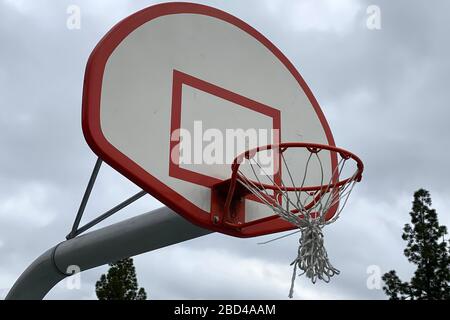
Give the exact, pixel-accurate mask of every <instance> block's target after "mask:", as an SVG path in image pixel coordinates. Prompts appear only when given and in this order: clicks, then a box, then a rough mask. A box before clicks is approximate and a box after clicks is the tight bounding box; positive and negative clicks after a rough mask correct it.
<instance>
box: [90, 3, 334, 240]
mask: <svg viewBox="0 0 450 320" xmlns="http://www.w3.org/2000/svg"><path fill="white" fill-rule="evenodd" d="M180 13H190V14H201V15H207V16H210V17H214V18H217V19H220V20H223V21H226V22H228V23H231V24H233V25H234V26H236V27H237V28H240V29H241V30H242V31H244V32H246V33H248V34H249V35H251V36H252V37H253V38H255V39H256V40H258V41H259V42H260V43H261V44H263V45H264V46H265V47H266V48H267V49H268V50H270V51H271V52H272V53H273V54H274V55H275V56H276V57H277V58H278V59H279V60H280V62H282V63H283V64H284V66H285V67H286V68H287V69H288V70H289V72H290V73H291V74H292V75H293V77H294V78H295V79H296V80H297V82H298V83H299V85H300V87H301V88H302V89H303V91H304V92H305V93H306V95H307V97H308V99H309V100H310V102H311V104H312V106H313V107H314V109H315V111H316V114H317V116H318V118H319V120H320V122H321V124H322V126H323V128H324V130H325V133H326V136H327V140H328V144H329V145H332V146H334V145H335V144H334V139H333V136H332V133H331V130H330V128H329V126H328V123H327V121H326V119H325V117H324V115H323V113H322V111H321V109H320V107H319V104H318V103H317V101H316V99H315V98H314V96H313V94H312V92H311V90H310V89H309V88H308V86H307V85H306V83H305V81H304V80H303V78H302V77H301V76H300V74H299V73H298V71H297V70H296V69H295V67H294V66H293V65H292V63H291V62H290V61H289V60H288V59H287V58H286V56H284V54H283V53H281V51H280V50H279V49H277V48H276V47H275V46H274V45H273V44H272V43H271V42H270V41H269V40H268V39H267V38H266V37H264V36H263V35H262V34H260V33H259V32H258V31H256V30H255V29H254V28H252V27H251V26H249V25H248V24H246V23H245V22H243V21H242V20H240V19H238V18H236V17H234V16H232V15H230V14H228V13H225V12H223V11H221V10H218V9H215V8H212V7H208V6H205V5H200V4H192V3H180V2H171V3H163V4H158V5H154V6H151V7H148V8H145V9H143V10H141V11H138V12H136V13H135V14H132V15H131V16H129V17H127V18H125V19H124V20H122V21H120V22H119V23H118V24H116V25H115V26H114V27H113V28H112V29H111V30H110V31H109V32H108V33H107V34H106V35H105V36H104V37H103V39H102V40H101V41H100V42H99V43H98V44H97V46H96V47H95V49H94V50H93V52H92V53H91V55H90V57H89V60H88V62H87V65H86V71H85V78H84V87H83V107H82V128H83V133H84V136H85V139H86V141H87V143H88V144H89V146H90V147H91V149H92V150H93V151H94V152H95V153H96V154H97V155H98V156H99V157H100V158H101V159H103V160H104V161H105V162H106V163H108V164H109V165H110V166H112V167H113V168H114V169H116V170H117V171H119V172H120V173H121V174H123V175H124V176H126V177H128V178H129V179H130V180H131V181H133V182H134V183H136V184H137V185H138V186H140V187H141V188H143V189H144V190H145V191H147V192H148V193H149V194H151V195H152V196H154V197H155V198H157V199H158V200H160V201H161V202H162V203H164V204H165V205H167V206H168V207H170V208H171V209H172V210H174V211H176V212H178V213H179V214H180V215H182V216H183V217H185V218H186V219H188V220H189V221H191V222H193V223H195V224H197V225H199V226H201V227H204V228H208V229H211V230H213V231H219V232H222V233H226V234H229V235H233V236H237V237H252V236H258V235H263V234H267V233H273V232H278V231H285V230H290V229H293V226H292V225H290V224H288V223H287V222H285V221H282V220H281V219H277V220H275V221H271V222H270V223H267V224H261V225H257V226H254V227H251V228H246V229H243V230H241V231H239V230H236V229H227V228H220V227H218V226H216V225H214V224H213V223H212V222H211V220H210V217H209V214H208V213H207V212H204V211H203V210H201V209H199V208H198V207H196V206H195V205H193V204H192V203H191V202H189V201H188V200H186V199H185V198H184V197H182V196H181V195H180V194H178V193H176V192H175V191H174V190H172V189H171V188H169V187H167V186H166V185H165V184H164V183H162V182H161V181H159V180H158V179H156V178H155V177H153V176H152V175H150V174H149V173H148V172H146V171H145V170H143V169H142V168H141V167H140V166H138V165H137V164H136V163H134V162H133V161H131V160H130V159H129V158H128V157H127V156H126V155H124V154H122V153H121V152H120V151H119V150H117V149H116V148H115V147H114V146H112V145H111V144H110V143H109V142H108V141H107V139H106V138H105V137H104V135H103V133H102V131H101V123H100V99H101V88H102V80H103V73H104V69H105V65H106V62H107V60H108V58H109V56H110V55H111V54H112V52H113V51H114V49H115V48H116V47H117V46H118V45H119V44H120V42H121V41H122V40H123V39H125V37H127V36H128V35H129V34H130V33H131V32H132V31H133V30H135V29H136V28H138V27H139V26H141V25H142V24H144V23H146V22H148V21H150V20H152V19H155V18H158V17H161V16H164V15H170V14H180ZM332 165H333V167H335V166H336V165H337V158H333V159H332ZM333 214H334V213H333Z"/></svg>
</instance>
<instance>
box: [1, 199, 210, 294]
mask: <svg viewBox="0 0 450 320" xmlns="http://www.w3.org/2000/svg"><path fill="white" fill-rule="evenodd" d="M209 233H211V231H209V230H206V229H203V228H200V227H197V226H195V225H193V224H191V223H190V222H188V221H187V220H185V219H184V218H182V217H181V216H179V215H178V214H176V213H175V212H173V211H172V210H170V209H169V208H167V207H163V208H160V209H157V210H154V211H152V212H148V213H145V214H142V215H140V216H137V217H134V218H130V219H127V220H125V221H122V222H119V223H116V224H113V225H111V226H108V227H105V228H102V229H99V230H95V231H92V232H89V233H86V234H84V235H81V236H79V237H76V238H73V239H70V240H67V241H64V242H62V243H60V244H58V245H57V246H55V247H53V248H51V249H50V250H48V251H46V252H45V253H43V254H42V255H41V256H40V257H38V258H37V259H36V260H35V261H34V262H33V263H32V264H31V265H30V266H29V267H28V268H27V269H26V270H25V271H24V272H23V273H22V275H21V276H20V277H19V279H18V280H17V281H16V283H15V284H14V286H13V287H12V288H11V290H10V291H9V293H8V295H7V296H6V299H10V300H20V299H27V300H33V299H42V298H44V297H45V295H46V294H47V293H48V292H49V291H50V290H51V289H52V288H53V287H54V286H55V285H56V284H57V283H58V282H59V281H61V280H62V279H64V278H65V277H66V276H67V274H65V271H66V270H67V268H68V267H69V266H73V265H76V266H78V267H79V268H80V269H81V270H82V271H83V270H88V269H91V268H94V267H97V266H101V265H104V264H107V263H112V262H115V261H118V260H120V259H123V258H127V257H131V256H135V255H138V254H141V253H144V252H148V251H152V250H156V249H159V248H162V247H166V246H169V245H172V244H176V243H179V242H183V241H186V240H190V239H194V238H197V237H201V236H204V235H206V234H209Z"/></svg>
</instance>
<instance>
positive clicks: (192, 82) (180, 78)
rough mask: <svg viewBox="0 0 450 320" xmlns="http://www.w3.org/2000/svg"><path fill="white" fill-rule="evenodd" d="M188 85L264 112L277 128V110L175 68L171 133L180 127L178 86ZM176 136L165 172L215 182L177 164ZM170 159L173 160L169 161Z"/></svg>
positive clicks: (208, 183) (202, 182) (207, 183)
mask: <svg viewBox="0 0 450 320" xmlns="http://www.w3.org/2000/svg"><path fill="white" fill-rule="evenodd" d="M183 84H184V85H188V86H190V87H192V88H195V89H198V90H201V91H204V92H206V93H209V94H211V95H214V96H216V97H219V98H222V99H224V100H227V101H230V102H232V103H234V104H236V105H238V106H241V107H243V108H247V109H250V110H253V111H255V112H258V113H261V114H264V115H266V116H268V117H270V118H272V126H273V129H274V130H278V132H279V131H280V130H281V128H280V123H281V120H280V119H281V117H280V111H279V110H277V109H274V108H271V107H269V106H266V105H264V104H262V103H259V102H257V101H255V100H252V99H249V98H246V97H244V96H241V95H239V94H237V93H234V92H232V91H229V90H226V89H224V88H221V87H219V86H216V85H214V84H212V83H209V82H206V81H203V80H201V79H199V78H196V77H193V76H191V75H188V74H186V73H183V72H181V71H178V70H174V71H173V90H172V112H171V116H172V119H171V129H170V132H171V133H173V132H175V131H177V130H179V129H180V127H181V108H182V93H183V92H182V86H183ZM173 137H175V138H177V139H173V140H171V141H170V151H169V152H170V153H169V175H170V176H171V177H174V178H178V179H181V180H185V181H189V182H192V183H195V184H199V185H202V186H205V187H212V186H213V185H215V184H217V183H219V182H220V181H222V180H220V179H217V178H214V177H210V176H206V175H204V174H201V173H198V172H194V171H191V170H188V169H185V168H182V167H180V165H179V157H180V137H179V136H176V135H173ZM172 160H173V161H172ZM230 166H231V163H230ZM280 177H281V173H279V174H278V175H277V180H281V178H280Z"/></svg>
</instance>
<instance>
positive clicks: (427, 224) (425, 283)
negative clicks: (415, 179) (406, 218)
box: [383, 189, 450, 300]
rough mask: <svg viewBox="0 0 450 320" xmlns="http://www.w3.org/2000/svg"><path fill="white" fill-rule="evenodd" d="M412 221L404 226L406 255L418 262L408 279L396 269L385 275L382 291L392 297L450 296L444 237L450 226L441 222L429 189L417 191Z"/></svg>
mask: <svg viewBox="0 0 450 320" xmlns="http://www.w3.org/2000/svg"><path fill="white" fill-rule="evenodd" d="M410 215H411V224H406V225H405V227H404V228H403V235H402V239H403V240H405V241H406V242H407V244H406V249H405V250H404V254H405V256H406V258H407V259H408V261H409V262H411V263H413V264H415V265H417V269H416V271H415V272H414V276H413V277H412V278H411V280H410V281H409V282H402V281H401V280H400V278H399V277H398V276H397V274H396V272H395V271H394V270H391V271H389V272H388V273H385V274H384V275H383V281H384V282H385V286H384V287H383V290H384V291H385V293H386V294H387V295H388V296H389V299H391V300H406V299H410V300H441V299H445V300H448V299H450V285H449V284H450V252H449V246H447V241H445V238H444V236H445V235H446V234H447V228H446V227H445V226H441V225H439V221H438V217H437V213H436V211H435V210H434V209H432V208H431V197H430V194H429V192H428V191H427V190H424V189H420V190H418V191H416V192H415V193H414V201H413V206H412V210H411V212H410Z"/></svg>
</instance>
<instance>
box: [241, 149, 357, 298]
mask: <svg viewBox="0 0 450 320" xmlns="http://www.w3.org/2000/svg"><path fill="white" fill-rule="evenodd" d="M307 149H308V151H309V152H310V153H309V156H308V158H307V159H306V162H305V165H304V172H302V175H301V180H299V181H301V183H300V185H299V186H297V185H296V184H295V180H296V179H295V178H294V175H293V174H292V172H291V170H290V169H289V165H288V163H287V161H286V158H285V156H284V153H285V152H286V150H287V149H283V150H281V152H280V158H281V160H282V164H280V165H283V169H285V172H286V173H287V175H288V182H289V184H290V185H289V187H291V188H290V191H289V190H288V189H289V187H288V186H287V185H286V184H285V181H284V180H283V178H282V177H280V179H279V183H276V182H275V178H274V177H273V178H272V176H274V175H273V174H270V173H268V172H267V171H266V169H265V168H264V166H262V165H261V164H260V163H259V162H258V161H257V160H256V159H255V158H257V157H255V154H253V155H252V156H251V157H248V158H247V159H246V162H247V163H248V164H249V165H250V168H251V174H252V175H253V176H252V178H249V177H247V175H246V174H245V173H244V172H243V171H242V170H241V168H239V169H238V175H237V181H239V182H240V183H241V184H242V185H243V186H245V187H246V188H247V189H248V190H249V191H250V193H251V194H253V195H254V196H255V197H256V198H257V199H258V200H259V201H260V202H261V203H263V204H265V205H267V206H269V207H271V208H272V210H273V212H274V214H277V215H279V216H280V217H281V218H282V219H284V220H285V221H287V222H289V223H291V224H293V225H295V226H296V227H297V228H298V229H299V230H298V231H296V232H300V233H301V236H300V239H299V246H298V250H297V257H296V258H295V259H294V260H293V261H292V263H291V266H293V273H292V278H291V288H290V290H289V297H290V298H292V297H293V294H294V285H295V279H296V276H301V275H305V276H306V277H307V278H309V279H310V280H311V282H312V283H316V282H317V280H322V281H324V282H329V281H330V280H331V278H332V277H333V276H334V275H337V274H339V270H338V269H336V268H335V267H334V266H333V265H332V264H331V263H330V261H329V258H328V253H327V250H326V248H325V245H324V234H323V227H324V226H326V225H328V224H330V223H333V222H335V221H336V220H337V219H338V218H339V215H340V213H341V212H342V210H343V209H344V207H345V205H346V203H347V200H348V198H349V196H350V193H351V192H352V190H353V187H354V185H355V183H356V182H357V177H358V171H356V172H355V173H354V174H353V175H352V176H351V177H350V178H348V179H347V181H346V183H343V184H338V183H337V182H338V181H339V177H340V176H341V174H342V173H343V171H344V168H345V167H346V163H347V160H348V159H349V158H348V157H346V156H345V155H342V154H340V153H337V154H339V155H340V159H339V161H338V163H337V164H336V166H335V167H334V168H333V170H332V172H331V174H330V178H329V179H328V178H325V172H324V164H323V162H322V159H321V157H320V156H319V153H320V152H321V151H322V150H323V149H312V148H307ZM274 152H275V151H274ZM329 152H332V151H329ZM312 162H316V163H317V164H318V166H319V169H320V171H319V172H320V179H319V180H320V184H319V186H320V187H319V188H318V189H317V190H314V191H304V190H303V189H304V188H305V184H306V182H307V180H308V172H310V171H309V168H310V165H311V163H312ZM258 170H259V174H258V172H257V171H258ZM259 175H261V176H264V177H265V178H266V179H267V180H268V181H269V183H270V184H271V186H272V188H268V187H267V185H265V184H264V183H262V181H261V179H260V177H259ZM292 187H293V188H292ZM269 190H270V191H272V192H273V194H271V193H269ZM333 208H335V209H333ZM332 209H333V210H334V214H333V216H332V217H327V214H328V212H329V211H330V210H332ZM327 218H328V219H327ZM296 232H294V233H296ZM294 233H291V234H288V235H286V236H290V235H292V234H294ZM286 236H282V237H279V238H276V239H272V240H269V241H267V242H264V243H269V242H272V241H275V240H278V239H281V238H284V237H286Z"/></svg>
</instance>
